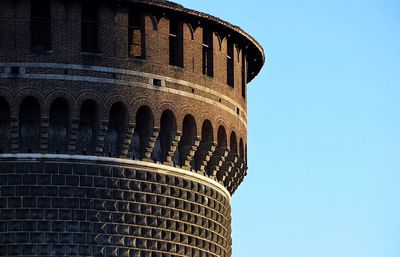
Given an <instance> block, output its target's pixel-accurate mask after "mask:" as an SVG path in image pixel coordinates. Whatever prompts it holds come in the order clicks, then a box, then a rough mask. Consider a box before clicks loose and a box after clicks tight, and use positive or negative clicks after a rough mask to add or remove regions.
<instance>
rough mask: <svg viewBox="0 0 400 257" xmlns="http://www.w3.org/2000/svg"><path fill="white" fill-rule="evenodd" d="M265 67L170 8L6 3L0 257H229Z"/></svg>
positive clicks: (204, 20)
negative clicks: (250, 103)
mask: <svg viewBox="0 0 400 257" xmlns="http://www.w3.org/2000/svg"><path fill="white" fill-rule="evenodd" d="M264 59H265V56H264V52H263V49H262V47H261V46H260V45H259V44H258V43H257V42H256V41H255V40H254V39H253V38H252V37H251V36H250V35H248V34H247V33H246V32H244V31H243V30H241V29H240V28H239V27H236V26H234V25H231V24H229V23H227V22H225V21H222V20H220V19H219V18H216V17H213V16H210V15H208V14H204V13H201V12H198V11H194V10H190V9H187V8H184V7H183V6H181V5H178V4H175V3H172V2H169V1H161V0H96V1H95V0H93V1H88V0H85V1H83V0H71V1H65V0H19V1H11V0H3V1H0V256H107V257H142V256H149V257H153V256H165V257H173V256H194V257H200V256H201V257H205V256H207V257H211V256H213V257H217V256H218V257H229V256H231V252H232V250H231V243H232V240H231V216H230V213H231V209H230V208H231V207H230V200H231V195H232V194H233V193H234V192H235V190H236V189H237V187H238V186H239V184H240V183H241V182H242V180H243V178H244V176H245V175H246V170H247V165H246V163H247V161H246V160H247V154H246V151H247V104H246V86H247V83H248V82H250V81H251V80H252V79H253V78H254V77H255V76H256V75H257V74H258V72H259V71H260V69H261V67H262V66H263V64H264Z"/></svg>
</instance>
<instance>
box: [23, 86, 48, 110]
mask: <svg viewBox="0 0 400 257" xmlns="http://www.w3.org/2000/svg"><path fill="white" fill-rule="evenodd" d="M28 96H32V97H34V98H35V99H36V101H37V102H38V103H42V105H40V113H41V115H42V114H43V113H46V109H48V108H47V106H45V104H46V102H45V98H44V96H43V94H42V93H41V92H40V91H39V90H37V89H34V88H25V89H22V90H20V91H18V92H17V94H16V96H15V106H16V113H17V114H18V113H20V109H19V108H20V107H21V103H22V101H23V100H24V99H25V98H26V97H28Z"/></svg>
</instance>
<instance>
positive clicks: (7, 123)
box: [0, 96, 11, 153]
mask: <svg viewBox="0 0 400 257" xmlns="http://www.w3.org/2000/svg"><path fill="white" fill-rule="evenodd" d="M10 146H11V109H10V104H9V102H8V101H7V100H6V98H4V97H3V96H0V153H6V152H9V151H10Z"/></svg>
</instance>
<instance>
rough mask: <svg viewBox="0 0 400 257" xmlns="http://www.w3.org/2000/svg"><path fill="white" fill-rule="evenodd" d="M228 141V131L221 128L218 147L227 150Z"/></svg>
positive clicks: (219, 129)
mask: <svg viewBox="0 0 400 257" xmlns="http://www.w3.org/2000/svg"><path fill="white" fill-rule="evenodd" d="M226 146H227V140H226V131H225V128H224V127H223V126H219V128H218V147H221V148H226Z"/></svg>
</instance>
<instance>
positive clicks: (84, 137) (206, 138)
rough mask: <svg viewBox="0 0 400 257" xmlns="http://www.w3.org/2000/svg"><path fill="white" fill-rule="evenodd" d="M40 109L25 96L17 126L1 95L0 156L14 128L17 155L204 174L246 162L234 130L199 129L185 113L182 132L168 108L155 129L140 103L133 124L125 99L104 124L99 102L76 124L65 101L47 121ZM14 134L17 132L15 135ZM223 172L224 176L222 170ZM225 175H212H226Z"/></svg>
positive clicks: (87, 103) (86, 105)
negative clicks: (143, 163) (141, 163)
mask: <svg viewBox="0 0 400 257" xmlns="http://www.w3.org/2000/svg"><path fill="white" fill-rule="evenodd" d="M41 112H42V111H41V106H40V104H39V102H38V101H37V99H36V98H35V97H33V96H27V97H25V98H24V99H23V100H22V101H21V103H20V106H19V112H18V119H17V122H12V121H11V117H10V105H9V104H8V102H7V100H6V99H4V98H2V97H0V152H2V153H5V152H11V151H12V149H11V145H12V140H13V136H12V135H13V133H12V129H13V127H14V131H15V130H17V132H18V141H17V144H18V148H17V151H18V152H27V153H32V152H48V153H56V154H58V153H74V154H83V155H103V156H108V157H122V158H129V159H134V160H143V159H146V160H150V161H154V162H157V163H163V164H170V165H174V166H178V167H188V168H190V169H192V170H204V171H205V172H206V173H208V174H209V175H212V174H213V172H214V173H215V170H218V168H217V167H221V168H222V166H221V159H222V160H231V161H232V162H233V161H235V158H236V159H240V160H242V161H243V162H245V160H246V146H245V143H244V141H243V139H242V138H238V136H237V135H236V133H235V131H232V132H231V133H230V135H228V134H227V132H226V129H225V127H224V126H223V125H220V126H219V127H218V128H216V129H217V133H216V135H217V137H216V138H214V129H215V128H214V127H213V124H212V122H211V121H210V120H208V119H206V120H204V121H203V124H202V126H201V131H197V130H198V126H197V123H196V119H195V117H194V116H193V115H192V114H186V115H185V116H184V118H183V122H182V126H181V128H182V131H178V129H177V127H178V126H177V119H176V117H175V114H174V112H173V111H171V110H170V109H165V110H164V111H163V112H162V114H161V116H160V122H159V127H156V126H155V122H154V119H155V118H154V115H153V112H152V110H151V108H150V107H149V106H147V105H142V106H141V107H140V108H139V109H138V110H137V112H136V115H135V117H134V120H129V115H128V108H127V107H126V105H125V104H124V103H123V102H121V101H116V102H115V103H113V104H112V105H111V108H110V109H109V114H108V120H107V121H106V122H104V121H101V120H100V113H99V112H100V108H99V104H98V103H97V102H96V101H95V100H93V99H87V100H84V101H83V103H82V104H81V106H80V109H79V118H78V119H75V120H73V119H72V117H71V116H72V115H71V106H70V105H69V102H68V101H67V100H66V99H65V98H64V97H58V98H55V100H54V101H53V102H52V103H51V104H50V110H49V117H48V118H43V117H42V113H41ZM14 134H15V133H14ZM221 174H222V172H221ZM221 174H214V175H216V176H220V177H221V176H222V175H221Z"/></svg>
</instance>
